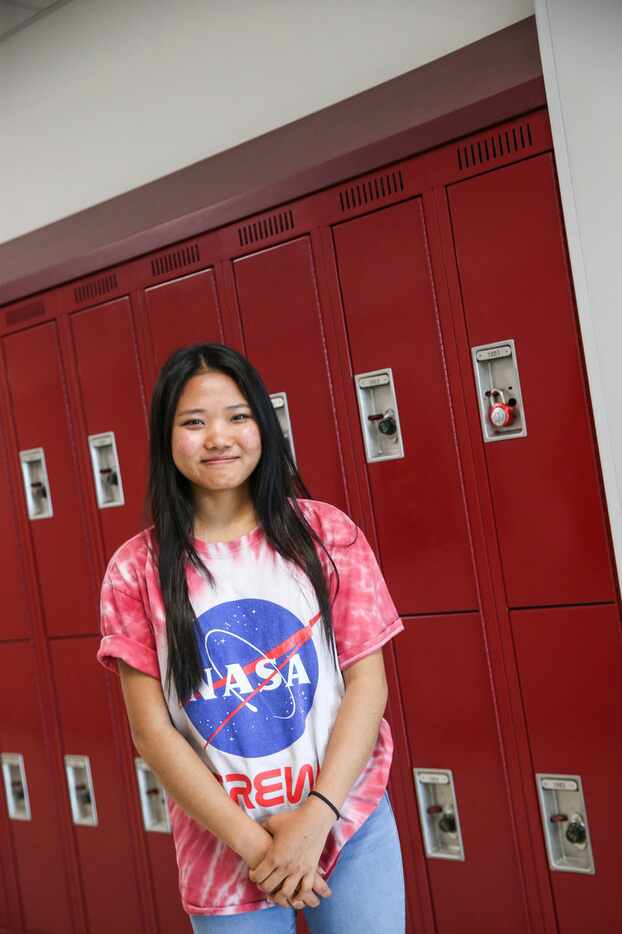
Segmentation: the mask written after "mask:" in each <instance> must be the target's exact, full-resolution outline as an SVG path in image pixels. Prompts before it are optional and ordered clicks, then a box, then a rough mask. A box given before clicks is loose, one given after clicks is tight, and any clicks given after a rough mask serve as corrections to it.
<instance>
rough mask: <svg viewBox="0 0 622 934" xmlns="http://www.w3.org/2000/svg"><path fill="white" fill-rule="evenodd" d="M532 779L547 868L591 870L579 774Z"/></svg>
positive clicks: (590, 851)
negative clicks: (542, 829)
mask: <svg viewBox="0 0 622 934" xmlns="http://www.w3.org/2000/svg"><path fill="white" fill-rule="evenodd" d="M536 782H537V785H538V797H539V799H540V808H541V811H542V820H543V823H544V834H545V838H546V846H547V852H548V856H549V865H550V867H551V869H556V870H558V871H561V872H582V873H590V874H593V873H594V872H595V869H594V856H593V853H592V846H591V843H590V836H589V830H588V825H587V814H586V810H585V801H584V799H583V790H582V787H581V778H580V776H578V775H537V776H536Z"/></svg>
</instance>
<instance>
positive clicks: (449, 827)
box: [414, 769, 464, 860]
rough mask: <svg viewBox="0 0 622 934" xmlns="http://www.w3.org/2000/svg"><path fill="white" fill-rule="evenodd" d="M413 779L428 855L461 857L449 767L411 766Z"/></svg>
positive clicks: (457, 820)
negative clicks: (415, 767)
mask: <svg viewBox="0 0 622 934" xmlns="http://www.w3.org/2000/svg"><path fill="white" fill-rule="evenodd" d="M414 779H415V788H416V791H417V800H418V802H419V814H420V817H421V829H422V831H423V840H424V843H425V850H426V854H427V856H429V857H431V858H433V859H458V860H463V859H464V846H463V844H462V833H461V830H460V820H459V818H458V805H457V802H456V794H455V790H454V779H453V773H452V772H451V770H450V769H414Z"/></svg>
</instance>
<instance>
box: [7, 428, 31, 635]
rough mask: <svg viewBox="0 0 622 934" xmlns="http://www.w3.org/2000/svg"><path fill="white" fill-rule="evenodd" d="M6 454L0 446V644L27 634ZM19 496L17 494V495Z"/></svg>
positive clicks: (25, 601)
mask: <svg viewBox="0 0 622 934" xmlns="http://www.w3.org/2000/svg"><path fill="white" fill-rule="evenodd" d="M7 456H8V453H7V450H6V447H5V444H4V441H3V442H2V443H1V444H0V526H1V528H2V530H3V534H2V536H1V537H0V567H1V568H2V574H1V575H0V606H2V608H3V613H2V618H1V619H0V641H2V640H4V639H6V640H9V639H25V638H27V637H28V636H29V634H30V623H29V620H28V605H27V597H26V589H25V577H24V567H23V564H22V557H21V549H20V547H19V538H18V531H17V522H16V519H17V516H16V512H15V508H16V502H15V491H14V489H13V488H12V487H13V485H12V483H11V482H10V481H9V473H8V464H7ZM20 492H21V491H20Z"/></svg>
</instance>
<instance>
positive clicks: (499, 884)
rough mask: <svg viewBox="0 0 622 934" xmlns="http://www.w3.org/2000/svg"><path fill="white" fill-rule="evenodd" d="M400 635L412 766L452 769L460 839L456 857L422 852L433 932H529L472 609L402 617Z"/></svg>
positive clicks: (485, 666) (477, 622)
mask: <svg viewBox="0 0 622 934" xmlns="http://www.w3.org/2000/svg"><path fill="white" fill-rule="evenodd" d="M401 640H402V641H401V646H400V651H399V652H397V653H396V655H397V663H398V671H399V675H400V686H401V695H402V699H403V703H404V712H405V714H406V723H407V731H408V735H409V744H410V746H411V748H412V750H413V757H414V765H415V766H416V767H419V768H424V769H434V768H437V769H441V768H451V770H452V772H453V778H454V783H455V793H456V804H457V810H458V815H459V820H460V827H461V831H462V837H463V841H464V857H465V859H464V862H463V863H459V862H451V861H449V860H446V859H428V874H429V879H430V886H431V889H432V898H433V901H434V913H435V915H436V922H437V926H438V932H439V934H462V932H470V931H471V930H477V932H478V934H499V932H500V931H504V930H507V931H509V932H511V934H515V932H516V934H518V932H523V931H528V930H530V926H529V919H528V916H527V914H526V911H525V904H524V898H523V892H522V888H521V884H520V873H519V869H518V866H517V863H516V852H515V849H514V847H513V846H512V826H511V820H510V813H509V808H508V802H507V791H506V787H505V780H504V773H503V767H502V762H501V759H500V753H499V748H498V739H497V726H496V721H495V712H494V707H493V704H492V702H491V694H490V686H489V685H490V682H489V679H488V660H487V658H486V653H485V651H484V646H483V643H482V638H481V621H480V619H479V616H478V614H476V613H465V614H455V615H447V616H445V615H442V616H427V617H418V618H416V619H409V620H407V621H406V632H405V633H404V635H403V636H402V637H401ZM443 695H447V696H448V697H447V699H446V700H444V699H443ZM468 919H471V920H470V921H469V920H468ZM475 919H477V921H475ZM471 924H476V927H473V928H472V927H471Z"/></svg>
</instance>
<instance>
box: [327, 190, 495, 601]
mask: <svg viewBox="0 0 622 934" xmlns="http://www.w3.org/2000/svg"><path fill="white" fill-rule="evenodd" d="M334 238H335V249H336V253H337V261H338V266H339V278H340V283H341V290H342V296H343V305H344V310H345V316H346V322H347V330H348V339H349V344H350V352H351V356H352V367H353V369H354V372H355V373H367V372H369V371H373V370H377V369H381V368H383V367H391V369H392V371H393V378H394V381H395V389H396V396H397V406H398V411H399V418H400V422H401V428H402V436H403V441H404V451H405V457H404V458H403V459H399V460H390V461H384V462H380V463H376V464H374V463H372V464H368V465H367V474H368V477H369V483H370V487H371V494H372V500H373V508H374V514H375V518H376V527H377V531H378V539H379V543H380V553H381V556H382V566H383V570H384V573H385V575H386V577H387V581H388V583H389V588H390V590H391V594H392V596H393V599H394V600H395V601H396V603H397V606H398V609H399V610H400V612H401V613H430V612H441V611H450V610H466V609H472V608H473V607H475V606H476V605H477V598H476V594H475V586H474V579H473V568H472V563H471V554H470V549H469V539H468V533H467V525H466V518H465V505H464V500H463V493H462V486H461V480H460V473H459V470H458V460H457V452H456V447H455V441H454V433H453V430H452V415H451V407H450V400H449V396H448V391H447V384H446V377H445V369H444V362H443V357H442V353H443V351H442V347H441V345H440V338H439V327H438V321H437V311H436V303H435V297H434V283H433V281H432V277H431V271H430V264H429V260H428V246H427V241H426V234H425V228H424V219H423V211H422V206H421V202H420V200H419V199H417V200H414V201H410V202H407V203H405V204H400V205H396V206H394V207H389V208H385V209H384V210H381V211H377V212H376V213H373V214H370V215H367V216H365V217H360V218H357V219H355V220H352V221H349V222H348V223H345V224H341V225H339V226H338V227H335V228H334ZM355 417H357V416H355Z"/></svg>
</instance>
